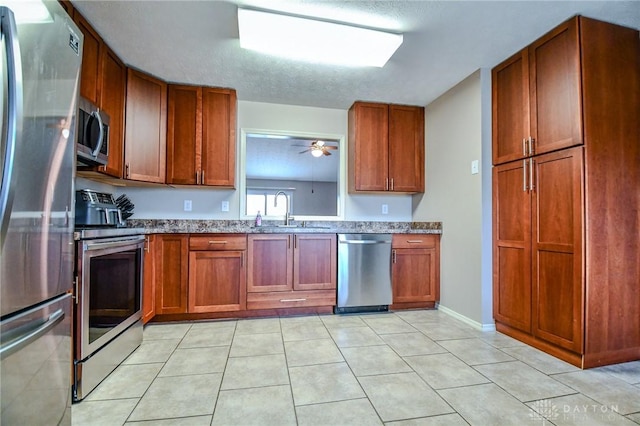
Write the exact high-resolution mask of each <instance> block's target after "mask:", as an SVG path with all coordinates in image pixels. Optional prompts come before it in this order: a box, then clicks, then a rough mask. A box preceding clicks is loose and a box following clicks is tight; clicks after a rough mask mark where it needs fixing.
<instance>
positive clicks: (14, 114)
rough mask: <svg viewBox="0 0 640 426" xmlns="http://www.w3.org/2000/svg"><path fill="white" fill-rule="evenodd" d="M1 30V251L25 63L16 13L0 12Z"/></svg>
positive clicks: (12, 185) (17, 133)
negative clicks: (3, 74) (4, 106)
mask: <svg viewBox="0 0 640 426" xmlns="http://www.w3.org/2000/svg"><path fill="white" fill-rule="evenodd" d="M0 14H1V23H0V29H1V30H2V35H3V36H4V37H3V40H4V43H5V50H6V52H7V58H6V59H7V65H6V66H7V127H6V129H5V131H4V132H3V133H2V141H1V143H2V145H3V148H2V150H3V151H4V158H3V159H2V185H1V186H0V247H1V246H2V245H3V244H4V239H5V235H6V232H7V228H8V227H9V219H10V217H11V214H10V213H11V205H12V201H13V190H14V183H13V180H12V179H11V177H12V175H13V166H14V158H15V149H16V143H17V140H18V139H19V135H20V129H21V128H22V60H21V57H20V43H19V40H18V31H17V27H16V20H15V17H14V16H13V12H12V11H11V10H9V8H7V7H2V8H0ZM2 60H4V58H2Z"/></svg>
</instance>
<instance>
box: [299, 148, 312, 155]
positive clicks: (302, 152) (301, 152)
mask: <svg viewBox="0 0 640 426" xmlns="http://www.w3.org/2000/svg"><path fill="white" fill-rule="evenodd" d="M309 151H311V148H309V149H305V150H304V151H300V152H299V153H298V154H304V153H305V152H309Z"/></svg>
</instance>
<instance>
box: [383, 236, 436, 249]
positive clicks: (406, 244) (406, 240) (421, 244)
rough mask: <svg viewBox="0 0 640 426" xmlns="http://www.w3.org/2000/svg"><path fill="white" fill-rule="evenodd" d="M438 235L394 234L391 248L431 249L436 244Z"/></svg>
mask: <svg viewBox="0 0 640 426" xmlns="http://www.w3.org/2000/svg"><path fill="white" fill-rule="evenodd" d="M439 240H440V235H438V234H394V235H393V240H392V242H391V247H392V248H394V249H397V248H433V247H435V246H436V245H437V244H438V241H439Z"/></svg>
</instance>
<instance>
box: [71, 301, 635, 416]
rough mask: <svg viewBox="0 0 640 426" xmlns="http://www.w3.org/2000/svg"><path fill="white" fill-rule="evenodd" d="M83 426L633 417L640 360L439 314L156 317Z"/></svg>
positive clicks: (85, 411) (86, 410)
mask: <svg viewBox="0 0 640 426" xmlns="http://www.w3.org/2000/svg"><path fill="white" fill-rule="evenodd" d="M72 419H73V425H74V426H84V425H107V426H115V425H124V424H126V425H152V424H153V425H243V426H244V425H261V426H270V425H274V426H280V425H296V424H298V425H380V424H386V425H466V424H471V425H534V426H535V425H581V426H582V425H636V424H640V361H636V362H630V363H625V364H618V365H613V366H608V367H602V368H597V369H592V370H586V371H581V370H579V369H577V368H575V367H573V366H571V365H569V364H567V363H565V362H562V361H560V360H558V359H556V358H553V357H551V356H549V355H547V354H545V353H543V352H540V351H538V350H536V349H534V348H531V347H529V346H526V345H524V344H522V343H520V342H518V341H516V340H514V339H511V338H509V337H507V336H505V335H502V334H500V333H495V332H481V331H478V330H476V329H474V328H473V327H470V326H468V325H467V324H465V323H463V322H461V321H458V320H457V319H454V318H453V317H451V316H449V315H447V314H445V313H442V312H440V311H437V310H417V311H404V312H396V313H384V314H371V315H365V314H363V315H349V316H336V315H326V316H318V315H312V316H304V317H287V318H284V317H283V318H265V319H246V320H237V321H236V320H230V321H211V322H195V323H172V324H150V325H147V326H146V327H145V330H144V341H143V343H142V345H141V346H140V348H138V349H137V350H136V351H135V352H134V353H133V354H131V356H129V358H127V359H126V360H125V362H124V363H123V364H122V365H121V366H120V367H119V368H118V369H116V370H115V371H114V372H113V373H112V374H111V375H110V376H109V377H108V378H107V379H106V380H105V381H104V382H103V383H101V384H100V386H98V388H96V390H94V391H93V392H92V393H91V394H90V395H89V396H88V397H87V398H86V399H85V400H84V401H83V402H81V403H79V404H75V405H74V406H73V412H72Z"/></svg>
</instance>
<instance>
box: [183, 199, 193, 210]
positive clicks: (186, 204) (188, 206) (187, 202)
mask: <svg viewBox="0 0 640 426" xmlns="http://www.w3.org/2000/svg"><path fill="white" fill-rule="evenodd" d="M191 208H192V204H191V200H184V211H185V212H190V211H191Z"/></svg>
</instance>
